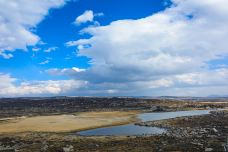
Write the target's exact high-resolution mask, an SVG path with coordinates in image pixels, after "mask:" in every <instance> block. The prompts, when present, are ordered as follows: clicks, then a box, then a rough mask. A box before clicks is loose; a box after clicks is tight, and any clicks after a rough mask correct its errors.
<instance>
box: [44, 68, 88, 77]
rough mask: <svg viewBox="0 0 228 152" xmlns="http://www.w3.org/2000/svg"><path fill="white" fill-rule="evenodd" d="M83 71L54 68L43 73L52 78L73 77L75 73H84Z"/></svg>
mask: <svg viewBox="0 0 228 152" xmlns="http://www.w3.org/2000/svg"><path fill="white" fill-rule="evenodd" d="M85 71H86V70H85V69H80V68H77V67H73V68H71V69H67V68H64V69H58V68H54V69H49V70H46V71H45V72H46V73H48V74H50V75H53V76H56V75H68V76H69V75H74V74H75V73H79V72H85Z"/></svg>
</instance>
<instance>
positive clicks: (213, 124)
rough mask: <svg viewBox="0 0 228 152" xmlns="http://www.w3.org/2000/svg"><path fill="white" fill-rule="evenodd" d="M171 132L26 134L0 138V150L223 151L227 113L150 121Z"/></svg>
mask: <svg viewBox="0 0 228 152" xmlns="http://www.w3.org/2000/svg"><path fill="white" fill-rule="evenodd" d="M144 125H147V126H160V127H165V128H167V129H168V132H167V133H166V134H163V135H159V136H138V137H136V136H129V137H112V136H110V137H82V136H75V135H72V134H54V133H26V134H18V135H10V136H9V135H7V136H6V135H3V136H1V137H0V151H4V152H6V151H19V152H36V151H48V152H73V151H81V152H87V151H88V152H89V151H110V152H116V151H133V152H134V151H135V152H141V151H142V152H145V151H152V152H153V151H155V152H157V151H183V152H196V151H208V152H209V151H218V152H219V151H224V145H225V143H226V140H227V137H228V129H227V128H228V112H214V113H212V114H210V115H204V116H192V117H180V118H176V119H170V120H163V121H155V122H147V124H144Z"/></svg>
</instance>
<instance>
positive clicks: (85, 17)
mask: <svg viewBox="0 0 228 152" xmlns="http://www.w3.org/2000/svg"><path fill="white" fill-rule="evenodd" d="M103 15H104V14H103V13H95V14H94V13H93V11H92V10H87V11H85V12H84V13H83V14H82V15H80V16H78V17H77V18H76V19H75V22H74V23H75V24H77V25H80V24H82V23H87V22H94V17H99V16H103Z"/></svg>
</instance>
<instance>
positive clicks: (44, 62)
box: [39, 59, 50, 65]
mask: <svg viewBox="0 0 228 152" xmlns="http://www.w3.org/2000/svg"><path fill="white" fill-rule="evenodd" d="M49 62H50V60H48V59H47V60H45V61H42V62H40V63H39V64H40V65H45V64H48V63H49Z"/></svg>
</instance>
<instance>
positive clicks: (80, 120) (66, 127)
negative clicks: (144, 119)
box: [0, 111, 137, 134]
mask: <svg viewBox="0 0 228 152" xmlns="http://www.w3.org/2000/svg"><path fill="white" fill-rule="evenodd" d="M136 114H137V112H119V111H112V112H85V113H78V114H75V115H55V116H36V117H27V118H26V117H20V118H15V119H12V118H11V119H9V120H7V121H0V134H5V133H21V132H70V131H79V130H86V129H91V128H99V127H104V126H112V125H119V124H126V123H129V122H133V121H135V120H136Z"/></svg>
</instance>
